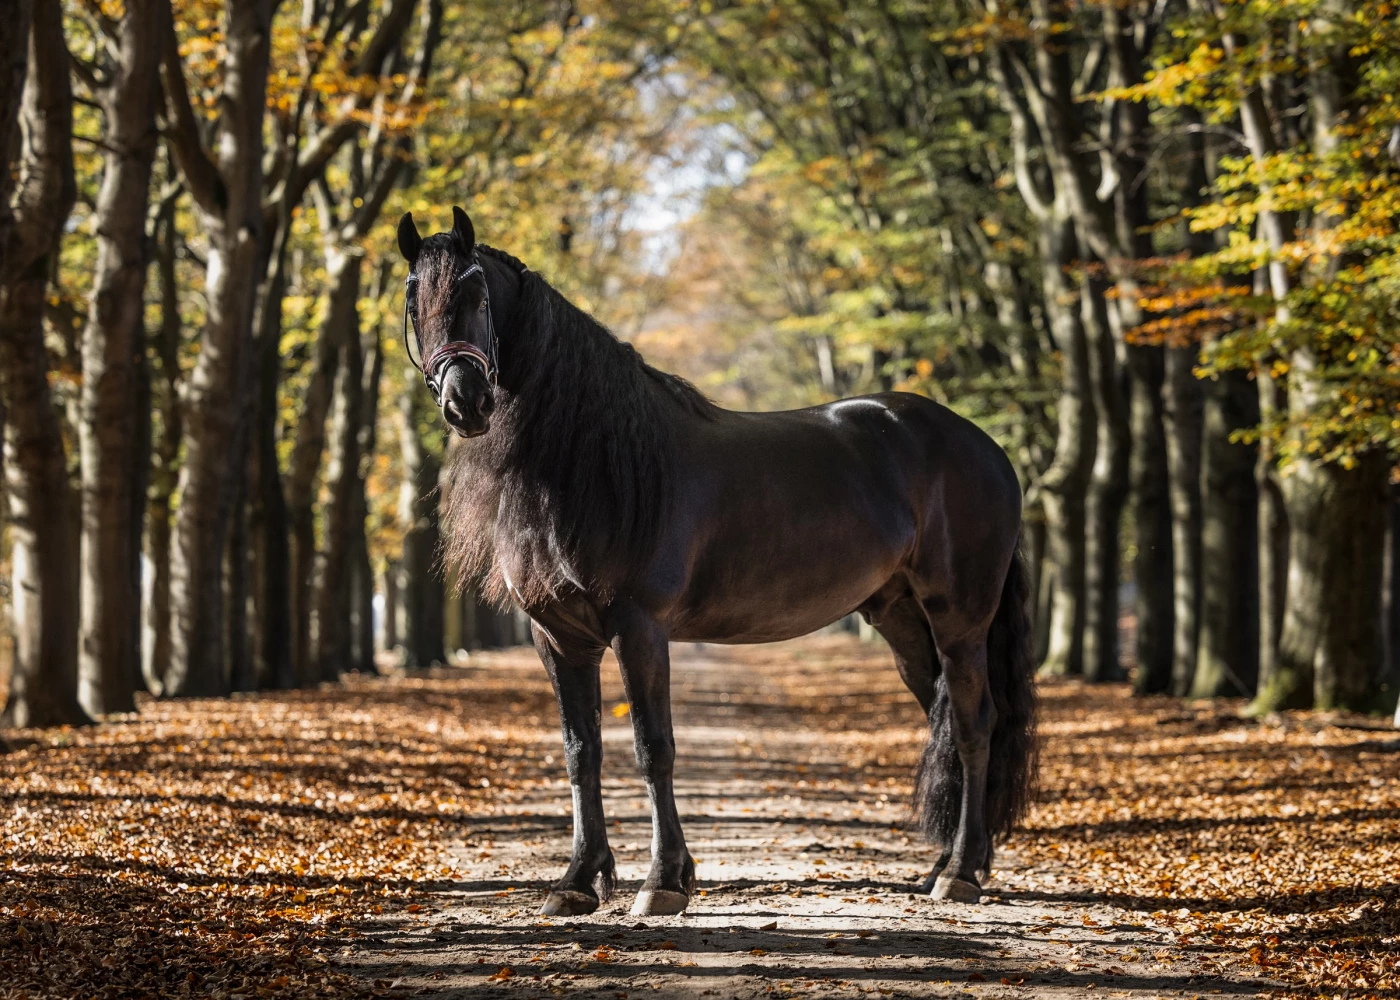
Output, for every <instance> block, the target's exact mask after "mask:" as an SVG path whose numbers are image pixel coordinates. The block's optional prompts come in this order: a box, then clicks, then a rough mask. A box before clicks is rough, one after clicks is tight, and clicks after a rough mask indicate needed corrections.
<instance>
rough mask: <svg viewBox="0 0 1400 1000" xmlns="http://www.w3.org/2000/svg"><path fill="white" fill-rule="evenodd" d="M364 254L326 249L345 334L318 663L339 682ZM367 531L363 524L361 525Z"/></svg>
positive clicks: (332, 299) (355, 455)
mask: <svg viewBox="0 0 1400 1000" xmlns="http://www.w3.org/2000/svg"><path fill="white" fill-rule="evenodd" d="M363 260H364V258H363V257H362V256H361V255H360V254H359V253H358V252H357V251H354V250H345V249H343V248H340V247H336V246H327V248H326V275H327V278H328V283H329V291H328V296H329V305H328V307H327V310H326V312H327V317H328V322H330V323H331V327H330V330H331V334H332V335H333V336H339V337H340V338H341V342H340V350H341V363H340V369H339V375H338V376H337V378H336V380H335V392H334V397H335V402H334V410H333V412H332V415H331V434H330V449H329V454H328V455H327V460H326V484H327V486H329V488H330V502H329V503H327V504H326V507H325V511H326V513H325V517H326V523H325V548H324V554H325V564H324V567H323V570H322V573H321V586H320V589H319V593H318V594H317V598H316V633H317V639H316V651H315V654H314V662H315V663H316V672H317V675H318V677H319V678H320V679H321V680H328V681H329V680H335V679H336V678H337V677H339V676H340V672H341V671H342V670H348V669H349V668H350V646H351V636H352V634H353V628H352V625H351V593H352V592H351V580H350V570H351V554H350V553H351V548H352V545H353V543H352V539H351V534H352V522H353V518H354V516H355V512H356V510H357V509H358V507H359V505H358V504H356V503H355V498H354V490H355V486H356V485H357V484H358V482H359V478H358V477H359V465H360V454H359V438H360V420H361V412H360V411H361V403H362V389H363V385H364V383H363V381H362V379H363V370H364V363H363V359H362V358H361V356H360V355H361V352H360V322H359V308H358V302H359V298H360V268H361V264H362V263H363ZM361 530H363V527H362V528H361Z"/></svg>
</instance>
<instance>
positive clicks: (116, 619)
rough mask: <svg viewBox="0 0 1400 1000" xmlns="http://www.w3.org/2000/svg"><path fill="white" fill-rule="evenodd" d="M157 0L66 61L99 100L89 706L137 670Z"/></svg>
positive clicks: (84, 657) (115, 697)
mask: <svg viewBox="0 0 1400 1000" xmlns="http://www.w3.org/2000/svg"><path fill="white" fill-rule="evenodd" d="M168 9H169V8H168V0H130V2H128V3H126V4H125V5H124V7H123V9H122V13H121V17H120V19H118V20H116V21H115V23H111V22H107V21H105V20H104V21H103V22H102V24H103V30H104V33H105V34H106V35H107V36H109V38H110V44H109V45H108V46H104V47H103V49H102V50H101V51H103V53H104V54H103V55H101V56H99V57H98V59H97V60H96V62H95V64H92V65H91V66H90V68H89V66H88V65H87V64H85V63H83V62H81V61H79V62H76V63H75V65H78V66H79V67H80V68H81V70H82V73H83V75H84V76H85V77H86V78H87V80H88V83H89V88H90V89H91V90H93V91H94V92H95V94H96V95H97V96H98V98H99V101H100V103H101V105H102V114H103V119H104V128H103V135H104V144H105V146H106V149H105V154H106V155H105V157H104V159H105V165H104V168H103V174H102V186H101V190H100V191H99V193H98V196H97V206H96V213H95V219H94V222H95V228H96V232H97V258H96V262H95V264H94V271H93V279H92V295H91V297H90V299H89V304H88V318H87V324H86V325H85V327H84V329H83V335H82V362H83V382H82V397H81V405H80V410H81V417H80V420H79V423H78V431H79V436H78V441H79V445H78V447H79V454H80V457H81V462H82V540H81V546H82V592H81V605H80V607H81V623H82V624H81V631H80V636H79V643H80V645H79V661H78V669H79V681H80V683H79V697H80V699H81V700H82V703H83V706H84V708H86V709H87V711H88V712H90V713H92V714H93V715H104V714H107V713H109V712H125V711H130V710H131V709H132V708H134V707H135V702H134V701H133V698H132V695H133V693H134V691H135V689H136V685H137V681H138V679H139V678H140V676H141V665H140V664H141V654H140V649H141V576H140V554H141V519H142V515H143V513H144V508H145V503H144V495H145V488H146V482H147V479H148V476H147V473H146V466H147V464H148V457H149V456H148V455H146V454H145V453H144V452H143V451H142V450H140V449H139V448H138V439H139V438H140V436H141V430H140V428H138V424H139V423H140V422H142V421H145V422H146V423H147V424H148V425H149V416H148V414H149V405H148V404H147V405H145V406H143V405H142V404H143V400H142V399H141V395H142V385H143V383H144V381H145V379H146V377H147V376H146V373H145V316H144V307H145V288H146V271H147V263H148V254H147V245H146V208H147V205H148V202H149V194H150V190H151V170H152V166H153V164H154V163H155V157H156V145H157V132H156V110H157V108H158V106H159V103H160V78H159V68H160V54H161V46H160V45H158V44H157V43H156V42H157V39H159V38H160V37H161V33H162V30H163V29H164V27H165V25H166V22H167V20H168V17H169V15H168Z"/></svg>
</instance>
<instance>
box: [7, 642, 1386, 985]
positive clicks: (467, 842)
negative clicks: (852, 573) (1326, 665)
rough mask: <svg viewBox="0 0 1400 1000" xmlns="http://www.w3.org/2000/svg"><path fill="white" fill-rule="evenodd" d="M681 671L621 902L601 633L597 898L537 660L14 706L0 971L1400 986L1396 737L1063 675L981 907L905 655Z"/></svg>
mask: <svg viewBox="0 0 1400 1000" xmlns="http://www.w3.org/2000/svg"><path fill="white" fill-rule="evenodd" d="M673 663H674V667H673V677H674V688H675V703H676V708H675V715H676V720H677V732H676V741H677V745H678V756H679V763H678V767H677V789H678V795H679V800H680V809H681V814H682V818H683V820H684V821H685V824H686V833H687V836H688V839H689V844H690V848H691V851H692V853H693V854H694V855H695V856H696V858H697V860H698V875H699V879H700V894H699V895H698V896H697V897H696V898H695V899H694V901H693V902H692V906H691V908H690V911H689V912H688V913H687V914H685V915H683V916H679V917H666V918H646V919H638V918H634V917H631V916H629V914H628V909H629V907H630V904H631V902H632V897H633V894H634V893H635V889H636V887H637V885H638V883H639V881H640V879H641V877H642V875H643V873H644V872H645V869H646V864H647V859H648V849H649V839H650V832H649V823H648V818H647V810H646V800H645V792H644V789H643V786H642V784H641V782H640V781H639V780H638V779H637V777H636V774H635V769H634V767H633V765H632V762H631V759H630V758H631V727H630V724H629V719H628V718H627V717H626V711H625V703H624V702H623V696H622V693H621V685H620V683H619V682H618V680H617V676H616V668H615V664H612V663H611V660H609V661H608V662H607V663H605V671H606V672H605V687H604V694H605V697H606V699H607V700H606V705H607V707H608V709H609V710H610V711H608V712H606V713H605V716H604V729H605V756H606V765H605V781H604V790H605V796H606V800H607V808H608V813H609V819H610V821H611V824H612V825H611V835H612V842H613V846H614V850H615V851H616V854H617V860H618V868H619V876H620V886H619V892H618V894H617V896H615V897H614V899H613V900H612V901H611V902H610V903H608V904H606V905H605V906H604V907H603V908H602V910H600V911H599V913H597V914H594V915H593V916H590V917H583V918H574V919H560V918H555V919H547V918H541V917H539V916H537V915H536V910H537V909H538V906H539V903H540V902H541V900H542V898H543V895H544V892H545V890H546V888H547V886H548V884H549V883H550V882H551V881H552V880H553V879H555V878H557V877H558V875H559V874H560V873H561V872H562V871H563V868H564V866H565V864H566V861H567V851H568V840H569V817H568V803H569V792H568V784H567V781H566V780H565V778H564V774H563V765H562V760H561V759H560V756H561V755H560V751H559V737H558V734H557V728H556V719H557V716H556V715H555V710H554V706H553V700H552V697H551V695H550V693H549V688H548V685H547V683H546V682H545V679H544V677H543V672H542V670H541V669H540V667H539V665H538V662H537V661H536V660H535V658H534V655H533V653H531V652H529V651H527V650H518V651H508V652H501V653H490V654H480V655H474V656H473V657H472V658H471V659H470V661H469V662H468V664H467V665H466V666H464V667H461V668H450V669H442V670H439V671H434V672H432V673H429V674H420V675H415V676H412V677H391V678H352V679H350V680H348V681H347V682H346V683H345V684H343V685H335V686H325V687H323V688H322V689H320V690H318V691H308V692H296V693H291V694H266V695H257V696H248V697H237V698H234V699H231V700H225V701H184V702H174V703H168V702H158V701H154V700H148V701H144V702H143V703H142V705H141V710H140V712H139V713H138V714H136V715H133V716H131V717H129V718H127V719H124V720H119V721H117V722H116V723H115V724H109V725H105V726H102V727H98V728H95V729H90V730H78V731H72V730H43V731H28V732H9V733H3V734H0V823H2V824H3V826H0V998H6V1000H8V998H11V997H31V998H38V997H76V996H89V995H91V996H104V997H105V996H113V997H126V996H143V995H149V996H191V997H203V996H217V997H228V998H234V997H247V998H252V997H271V996H285V997H312V996H325V997H341V996H410V995H428V996H441V997H475V996H483V997H485V996H499V997H520V998H524V997H550V996H574V997H596V998H614V997H615V998H623V997H630V998H633V1000H636V998H638V997H648V996H651V997H673V996H674V997H691V996H714V997H717V998H725V997H760V996H763V997H785V996H806V997H845V996H854V995H856V994H871V995H879V996H895V997H900V996H903V997H960V998H968V997H978V998H980V997H1031V998H1036V997H1056V998H1071V997H1073V998H1087V997H1104V996H1115V997H1144V998H1145V997H1178V996H1181V997H1205V996H1210V995H1223V996H1266V997H1283V996H1325V997H1334V996H1335V997H1348V998H1360V997H1377V998H1388V1000H1393V998H1400V766H1397V765H1400V738H1397V735H1400V734H1396V733H1394V731H1393V730H1382V729H1380V728H1379V726H1377V725H1376V724H1374V723H1370V722H1368V721H1366V720H1360V719H1347V718H1321V717H1318V716H1315V715H1289V716H1283V717H1276V718H1271V719H1268V720H1263V721H1252V720H1244V719H1241V718H1240V717H1238V715H1237V714H1236V713H1237V712H1238V710H1239V709H1240V707H1241V706H1240V705H1239V704H1236V703H1228V702H1215V703H1209V704H1205V703H1202V704H1191V703H1185V702H1181V701H1179V700H1174V699H1168V698H1152V699H1133V698H1131V697H1130V696H1129V693H1128V691H1127V689H1126V688H1125V687H1123V686H1103V687H1092V688H1091V687H1086V686H1083V685H1080V684H1076V683H1073V682H1051V683H1045V684H1042V686H1041V694H1042V712H1041V727H1040V728H1041V733H1042V735H1043V748H1042V759H1041V791H1040V801H1039V802H1038V803H1037V805H1036V806H1035V808H1034V809H1033V811H1032V813H1031V815H1030V817H1029V818H1028V820H1027V821H1026V823H1025V824H1024V828H1023V829H1022V830H1021V831H1019V832H1018V833H1017V834H1016V835H1015V836H1014V837H1013V838H1012V839H1011V841H1010V843H1008V844H1007V845H1006V848H1005V849H1004V850H1003V851H1002V852H1001V854H1000V855H999V859H998V863H997V870H996V872H995V874H994V876H993V878H992V880H991V882H990V884H989V886H988V894H987V895H986V896H985V897H984V900H983V902H982V903H981V904H979V905H977V906H965V905H959V904H954V903H935V902H933V901H931V900H929V899H927V898H925V897H917V896H912V895H910V894H909V893H910V890H911V889H912V888H914V886H915V885H916V884H917V881H918V880H919V879H921V878H922V876H923V874H924V873H925V872H926V870H927V868H928V866H929V864H930V862H931V852H930V851H929V849H928V848H927V847H925V846H923V845H921V844H920V843H919V842H918V841H917V839H915V838H913V837H912V836H910V835H909V833H908V832H907V831H906V827H905V822H904V820H905V816H906V812H907V800H908V793H909V780H910V776H911V771H912V766H913V762H914V759H915V756H916V754H917V752H918V749H919V746H920V743H921V740H922V734H921V720H920V719H919V717H918V711H917V709H916V708H915V706H914V704H913V700H912V698H910V697H909V695H908V694H907V693H906V692H904V690H903V688H902V687H901V685H900V683H899V680H898V678H897V676H896V674H895V672H894V670H893V668H892V665H891V663H890V659H889V654H888V652H887V651H886V650H885V649H884V648H883V647H881V646H879V645H867V644H861V643H859V642H857V641H856V640H855V639H854V638H851V637H848V636H822V637H813V638H808V639H803V640H797V641H795V642H792V643H783V644H777V645H773V646H761V647H745V648H735V647H716V646H705V647H696V646H689V645H685V646H681V645H678V646H676V647H674V650H673ZM1368 727H1374V728H1368Z"/></svg>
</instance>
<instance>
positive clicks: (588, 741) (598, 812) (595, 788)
mask: <svg viewBox="0 0 1400 1000" xmlns="http://www.w3.org/2000/svg"><path fill="white" fill-rule="evenodd" d="M531 634H532V635H533V637H534V640H535V650H536V651H537V652H538V653H539V654H540V659H541V660H542V661H544V666H545V670H546V671H548V673H549V679H550V682H551V683H552V684H553V685H554V695H555V697H556V698H557V699H558V700H559V720H560V722H561V723H562V724H563V729H564V760H565V765H566V766H567V768H568V771H569V784H570V786H572V788H573V793H574V845H573V857H572V858H571V859H570V861H569V869H568V871H566V872H565V873H564V877H563V878H562V879H560V880H559V881H558V882H557V883H556V884H555V886H554V888H553V889H552V890H550V893H549V898H548V899H546V900H545V902H544V906H543V907H541V909H540V912H541V913H542V914H544V915H545V916H565V917H571V916H578V915H580V914H584V913H592V912H593V911H594V910H596V909H597V908H598V904H599V900H600V898H601V900H603V901H606V900H607V899H608V897H609V896H611V895H612V891H613V884H614V881H615V875H614V866H613V856H612V849H611V848H610V847H609V846H608V830H607V825H606V823H605V822H604V819H603V788H602V768H603V736H602V731H601V720H600V713H601V710H602V701H603V699H602V692H601V691H600V690H599V687H598V664H599V663H600V661H601V660H602V658H603V651H602V650H601V649H596V650H584V651H568V652H561V651H560V650H558V649H556V648H555V647H554V645H553V644H552V643H551V642H550V641H549V638H548V637H547V636H546V635H545V634H544V633H543V632H542V631H541V630H540V629H539V627H538V626H535V627H534V628H532V629H531Z"/></svg>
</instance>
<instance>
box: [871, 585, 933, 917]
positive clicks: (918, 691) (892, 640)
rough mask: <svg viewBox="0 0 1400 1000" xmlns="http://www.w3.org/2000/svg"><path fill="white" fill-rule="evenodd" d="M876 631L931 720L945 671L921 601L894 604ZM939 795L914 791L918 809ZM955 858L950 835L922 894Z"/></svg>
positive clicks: (922, 777)
mask: <svg viewBox="0 0 1400 1000" xmlns="http://www.w3.org/2000/svg"><path fill="white" fill-rule="evenodd" d="M872 624H873V625H874V626H875V630H876V631H877V632H879V633H880V634H881V635H882V636H884V637H885V641H886V642H887V643H889V645H890V651H891V652H892V653H894V665H895V668H896V669H898V670H899V676H900V677H901V678H903V680H904V685H905V686H906V687H907V688H909V691H910V692H911V693H912V694H913V695H914V697H915V699H917V700H918V702H919V707H920V708H922V709H923V710H924V716H925V717H926V718H928V717H929V713H930V711H931V710H932V709H933V706H934V701H935V699H936V696H937V688H938V676H939V673H940V672H941V670H942V667H941V666H940V664H939V662H938V650H937V649H936V648H935V647H934V643H933V633H932V632H931V631H929V627H928V619H926V618H925V617H924V612H923V610H922V609H921V608H920V607H919V602H918V601H917V600H915V599H914V596H913V595H912V594H910V595H908V596H906V597H903V598H901V599H899V600H898V601H895V602H894V603H893V604H891V605H890V607H889V608H888V609H887V610H886V611H885V612H884V613H882V614H880V616H879V617H878V618H876V619H874V620H873V621H872ZM948 749H950V748H940V747H938V746H935V745H933V744H932V743H930V745H929V747H928V748H927V750H926V751H925V755H926V756H927V755H928V754H937V753H939V752H940V751H942V752H945V753H946V752H947V751H948ZM930 778H931V774H930V773H929V768H927V767H924V766H921V767H920V768H919V774H918V777H917V778H916V779H915V780H916V782H918V783H920V784H922V783H923V782H924V781H926V780H929V779H930ZM929 794H936V790H934V789H924V788H918V789H916V790H915V801H916V802H917V803H918V806H916V808H920V809H921V811H923V808H924V807H926V806H927V805H928V795H929ZM919 821H920V825H921V826H924V827H927V826H928V825H929V823H928V821H927V820H926V819H925V817H923V816H920V817H919ZM952 856H953V838H952V836H951V835H950V836H947V837H944V838H943V847H942V852H941V853H940V855H939V858H938V861H937V862H936V863H935V864H934V866H933V871H931V872H929V875H928V877H927V878H926V879H924V881H923V884H922V885H921V886H919V889H918V891H919V893H920V894H922V895H927V894H928V893H930V892H932V891H933V885H934V882H936V881H937V879H938V876H939V875H941V874H943V869H944V868H946V867H947V866H948V859H949V858H951V857H952Z"/></svg>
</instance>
